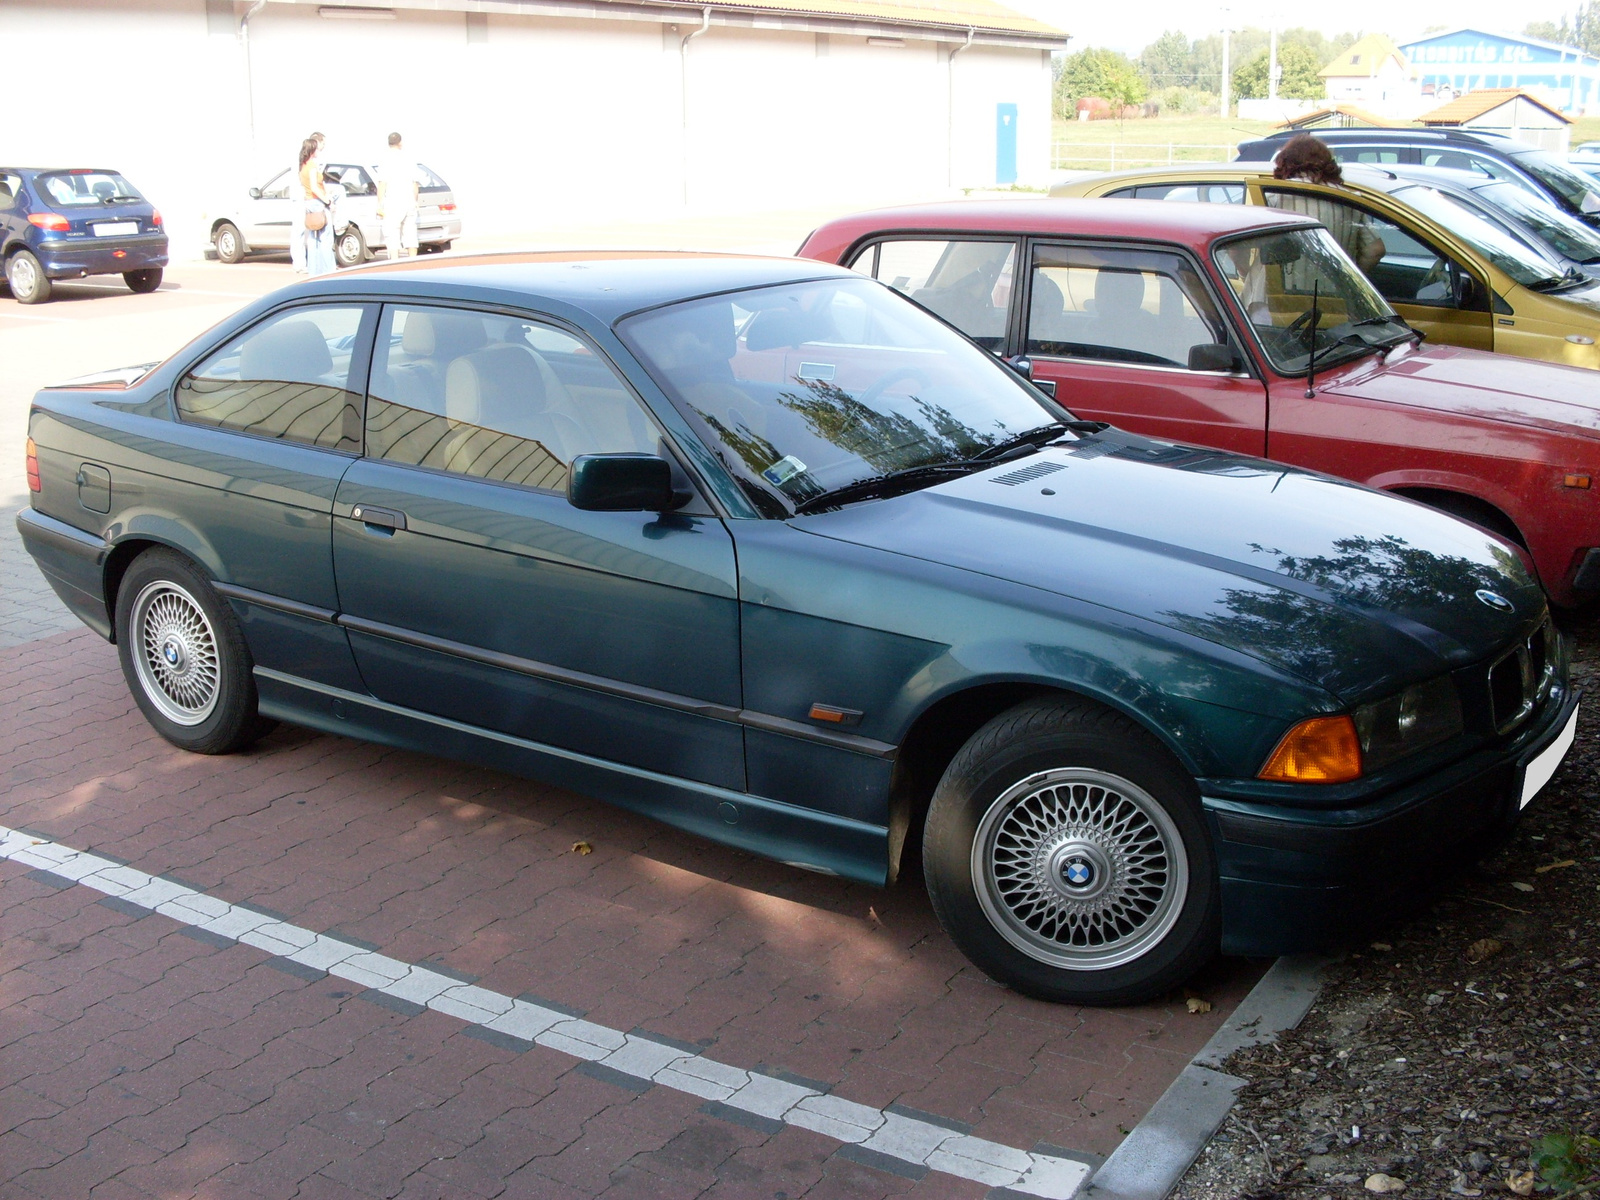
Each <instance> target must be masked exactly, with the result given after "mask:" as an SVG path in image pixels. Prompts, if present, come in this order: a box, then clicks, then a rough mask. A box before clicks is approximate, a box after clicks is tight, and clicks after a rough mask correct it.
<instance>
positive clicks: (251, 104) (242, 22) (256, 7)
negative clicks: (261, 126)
mask: <svg viewBox="0 0 1600 1200" xmlns="http://www.w3.org/2000/svg"><path fill="white" fill-rule="evenodd" d="M266 6H267V0H256V2H255V3H254V4H252V5H251V6H250V7H249V8H248V9H247V10H246V11H245V14H244V16H242V17H240V18H239V41H240V43H241V44H242V45H243V46H244V99H245V106H246V107H247V108H248V109H249V110H250V158H251V164H250V165H251V166H252V167H253V166H254V165H255V162H254V159H255V154H256V86H255V76H254V73H253V72H252V71H251V69H250V18H251V17H253V16H255V15H256V14H257V13H258V12H260V11H261V10H262V9H263V8H265V7H266Z"/></svg>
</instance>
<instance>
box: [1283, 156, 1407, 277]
mask: <svg viewBox="0 0 1600 1200" xmlns="http://www.w3.org/2000/svg"><path fill="white" fill-rule="evenodd" d="M1272 177H1273V178H1274V179H1287V180H1294V181H1297V182H1300V183H1320V184H1324V185H1325V186H1328V187H1343V186H1344V172H1343V171H1342V170H1340V168H1339V162H1338V160H1337V159H1336V158H1334V157H1333V151H1332V150H1329V149H1328V144H1327V143H1326V142H1324V141H1322V140H1321V139H1319V138H1314V137H1312V136H1311V135H1310V134H1309V133H1298V134H1296V135H1295V136H1294V137H1292V138H1290V139H1289V143H1288V145H1286V146H1284V148H1283V149H1282V150H1280V151H1279V152H1278V161H1277V163H1276V164H1275V165H1274V166H1273V168H1272ZM1268 203H1269V204H1271V205H1272V207H1274V208H1280V209H1284V210H1286V211H1288V212H1297V213H1304V214H1305V215H1306V216H1308V217H1310V218H1311V219H1312V220H1315V221H1321V222H1322V223H1323V224H1324V225H1326V226H1327V227H1328V232H1329V233H1331V234H1333V236H1334V239H1335V240H1336V241H1337V242H1338V243H1339V245H1341V246H1343V247H1344V252H1345V253H1346V254H1348V255H1349V256H1350V257H1351V258H1353V259H1355V261H1356V264H1357V265H1358V266H1359V267H1360V268H1361V269H1362V270H1363V271H1365V272H1367V273H1368V274H1371V273H1372V268H1373V267H1375V266H1377V265H1378V263H1379V262H1381V261H1382V260H1383V255H1384V246H1383V239H1382V238H1380V237H1379V236H1378V235H1377V234H1376V233H1374V232H1373V230H1372V226H1370V225H1368V224H1367V221H1366V218H1365V217H1363V216H1362V215H1361V211H1360V210H1359V209H1357V208H1355V207H1354V206H1353V205H1350V204H1343V203H1339V202H1337V201H1333V200H1327V199H1324V198H1323V197H1321V196H1311V195H1305V194H1295V193H1287V194H1286V193H1281V192H1280V193H1276V194H1274V195H1273V196H1271V198H1270V199H1269V201H1268Z"/></svg>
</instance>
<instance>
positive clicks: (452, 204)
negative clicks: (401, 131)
mask: <svg viewBox="0 0 1600 1200" xmlns="http://www.w3.org/2000/svg"><path fill="white" fill-rule="evenodd" d="M417 165H418V166H420V167H422V173H423V174H424V175H426V176H427V178H428V181H427V183H425V184H424V185H423V186H422V188H421V189H420V194H419V196H418V212H417V248H418V249H419V250H422V251H434V250H448V249H449V248H450V243H451V242H453V241H455V239H456V238H458V237H460V236H461V215H460V213H459V212H458V211H457V209H456V199H455V194H454V193H453V192H451V190H450V185H449V184H447V183H445V181H444V180H442V179H440V178H439V176H438V175H436V174H434V172H432V171H431V170H429V169H428V168H427V167H426V166H423V164H421V163H418V164H417ZM375 170H376V168H375V167H371V166H361V165H359V164H356V163H329V164H327V165H326V166H325V167H324V169H323V178H324V179H326V180H327V181H328V182H329V183H330V184H333V183H336V184H338V185H340V186H341V187H343V188H344V192H345V195H344V199H343V200H341V201H340V202H339V218H340V220H341V221H342V222H344V226H343V229H342V230H340V231H339V232H338V235H337V240H336V241H335V242H334V257H335V258H336V259H337V260H338V262H339V265H340V266H341V267H353V266H355V265H356V264H357V263H361V262H365V261H366V260H367V259H368V258H370V257H371V255H372V251H374V250H380V249H382V248H383V228H382V223H381V222H380V221H379V220H378V185H377V184H376V183H374V182H373V175H374V172H375ZM293 182H294V171H293V170H292V169H289V168H286V169H284V170H283V171H281V172H279V173H278V174H277V175H275V176H274V177H273V178H272V179H271V180H269V181H268V182H267V183H264V184H263V185H262V186H260V187H253V188H251V189H250V191H249V194H248V196H247V197H246V198H245V199H243V200H242V201H241V202H240V203H239V204H238V206H237V207H235V208H232V209H230V210H229V211H225V212H221V213H213V214H211V215H210V216H209V217H208V219H207V222H206V225H207V229H208V230H209V234H210V241H211V245H212V247H213V248H214V249H215V250H216V254H217V258H218V259H220V260H221V261H223V262H225V263H236V262H239V261H240V260H241V259H243V258H244V256H245V255H247V254H250V253H251V252H253V251H257V250H278V251H282V250H287V249H288V248H289V237H290V233H291V230H292V229H293V228H294V210H295V205H297V204H298V203H300V202H299V201H298V200H294V199H292V198H291V197H290V185H291V184H292V183H293Z"/></svg>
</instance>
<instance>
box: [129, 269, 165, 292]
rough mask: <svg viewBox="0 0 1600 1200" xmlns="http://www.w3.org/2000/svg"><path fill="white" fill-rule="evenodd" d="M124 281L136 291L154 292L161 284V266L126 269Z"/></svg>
mask: <svg viewBox="0 0 1600 1200" xmlns="http://www.w3.org/2000/svg"><path fill="white" fill-rule="evenodd" d="M122 282H124V283H126V284H127V285H128V287H129V288H130V289H131V290H132V291H135V292H141V293H142V292H153V291H155V290H156V289H157V288H158V287H160V286H161V268H160V267H145V268H143V269H141V270H138V271H124V272H123V273H122Z"/></svg>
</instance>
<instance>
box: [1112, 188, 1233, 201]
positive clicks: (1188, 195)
mask: <svg viewBox="0 0 1600 1200" xmlns="http://www.w3.org/2000/svg"><path fill="white" fill-rule="evenodd" d="M1109 195H1110V196H1112V197H1114V198H1116V199H1118V200H1177V201H1179V202H1180V203H1187V204H1243V203H1244V184H1242V183H1141V184H1140V185H1139V186H1138V187H1131V188H1121V189H1119V190H1117V191H1115V192H1111V193H1109Z"/></svg>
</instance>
